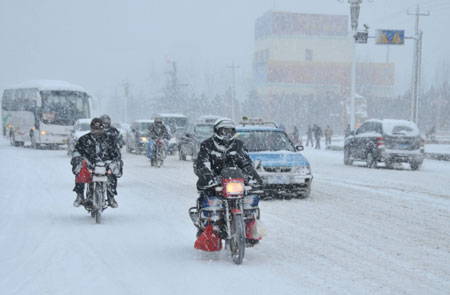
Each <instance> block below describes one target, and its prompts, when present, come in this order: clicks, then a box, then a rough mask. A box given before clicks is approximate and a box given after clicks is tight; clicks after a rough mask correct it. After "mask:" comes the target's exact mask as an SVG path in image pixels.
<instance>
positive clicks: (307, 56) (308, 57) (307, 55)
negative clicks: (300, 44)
mask: <svg viewBox="0 0 450 295" xmlns="http://www.w3.org/2000/svg"><path fill="white" fill-rule="evenodd" d="M312 54H313V53H312V50H311V49H306V50H305V60H306V61H312Z"/></svg>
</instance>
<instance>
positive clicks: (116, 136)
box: [105, 126, 122, 154]
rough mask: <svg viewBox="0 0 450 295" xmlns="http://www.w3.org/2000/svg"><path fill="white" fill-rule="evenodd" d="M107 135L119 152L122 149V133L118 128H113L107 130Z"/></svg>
mask: <svg viewBox="0 0 450 295" xmlns="http://www.w3.org/2000/svg"><path fill="white" fill-rule="evenodd" d="M105 134H106V135H108V137H110V139H111V141H112V142H113V143H114V144H115V145H116V146H117V149H118V150H119V154H120V149H121V148H122V142H121V138H120V132H119V130H117V128H115V127H113V126H111V127H109V128H108V129H105Z"/></svg>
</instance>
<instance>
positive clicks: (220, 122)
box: [214, 118, 236, 145]
mask: <svg viewBox="0 0 450 295" xmlns="http://www.w3.org/2000/svg"><path fill="white" fill-rule="evenodd" d="M235 134H236V125H235V124H234V122H233V120H231V119H228V118H220V119H217V120H216V122H214V137H215V138H216V140H218V141H219V143H220V144H222V145H229V144H230V143H232V142H233V140H234V135H235Z"/></svg>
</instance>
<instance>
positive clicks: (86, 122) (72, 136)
mask: <svg viewBox="0 0 450 295" xmlns="http://www.w3.org/2000/svg"><path fill="white" fill-rule="evenodd" d="M91 120H92V119H78V120H76V121H75V124H74V125H73V128H72V129H71V130H70V133H69V137H68V139H67V155H69V156H71V155H72V153H73V151H74V149H75V145H76V144H77V141H78V139H79V138H80V137H81V136H83V135H85V134H87V133H89V132H90V131H91Z"/></svg>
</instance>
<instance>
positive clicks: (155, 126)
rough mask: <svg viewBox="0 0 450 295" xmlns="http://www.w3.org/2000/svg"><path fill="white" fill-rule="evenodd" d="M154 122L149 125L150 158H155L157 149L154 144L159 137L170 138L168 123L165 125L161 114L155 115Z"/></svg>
mask: <svg viewBox="0 0 450 295" xmlns="http://www.w3.org/2000/svg"><path fill="white" fill-rule="evenodd" d="M153 120H154V122H153V123H152V124H150V126H148V134H149V140H148V157H149V158H150V159H154V158H155V155H154V153H155V149H154V145H155V142H156V140H157V139H166V140H169V139H170V136H169V131H168V130H167V127H166V125H164V123H163V120H162V117H161V116H155V118H154V119H153Z"/></svg>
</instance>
